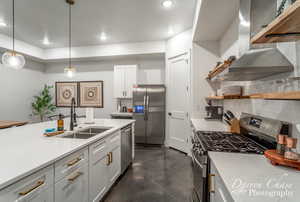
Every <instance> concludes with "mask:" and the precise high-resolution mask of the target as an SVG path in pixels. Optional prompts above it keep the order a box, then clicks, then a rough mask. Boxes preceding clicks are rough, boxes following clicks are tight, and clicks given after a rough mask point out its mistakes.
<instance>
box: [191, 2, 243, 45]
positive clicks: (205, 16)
mask: <svg viewBox="0 0 300 202" xmlns="http://www.w3.org/2000/svg"><path fill="white" fill-rule="evenodd" d="M239 6H240V4H239V0H221V1H220V0H202V3H201V8H200V12H199V17H198V22H197V30H196V31H195V36H194V41H218V40H220V38H222V36H223V34H224V32H225V31H226V30H227V29H228V27H229V25H230V24H231V23H232V22H233V19H234V18H235V17H236V16H237V14H238V10H239Z"/></svg>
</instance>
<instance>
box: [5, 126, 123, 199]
mask: <svg viewBox="0 0 300 202" xmlns="http://www.w3.org/2000/svg"><path fill="white" fill-rule="evenodd" d="M54 174H55V175H54ZM120 174H121V132H120V131H117V132H115V133H113V134H111V135H109V136H108V137H106V138H104V139H103V140H99V141H98V142H96V143H93V144H91V145H90V146H89V147H88V148H85V149H82V150H79V151H76V152H74V153H72V154H70V155H68V156H67V157H65V158H63V159H61V160H59V161H57V162H55V163H54V165H51V166H49V167H47V168H44V169H41V170H40V171H38V172H36V173H34V174H32V175H30V176H28V177H25V178H24V179H22V180H20V181H18V182H16V183H15V184H12V185H10V186H8V187H7V188H4V189H2V190H0V202H88V201H90V202H99V201H100V200H101V199H102V198H103V196H104V194H105V193H106V192H107V191H108V190H109V189H110V187H111V186H112V185H113V184H114V182H115V181H116V180H117V179H118V177H119V176H120Z"/></svg>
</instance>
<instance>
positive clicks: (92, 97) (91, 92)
mask: <svg viewBox="0 0 300 202" xmlns="http://www.w3.org/2000/svg"><path fill="white" fill-rule="evenodd" d="M79 95H80V96H79V107H95V108H103V107H104V105H103V81H82V82H79Z"/></svg>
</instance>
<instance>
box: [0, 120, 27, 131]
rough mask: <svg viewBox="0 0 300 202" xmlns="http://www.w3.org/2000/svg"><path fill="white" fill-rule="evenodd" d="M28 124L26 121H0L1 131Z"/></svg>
mask: <svg viewBox="0 0 300 202" xmlns="http://www.w3.org/2000/svg"><path fill="white" fill-rule="evenodd" d="M27 123H28V122H25V121H0V129H3V128H10V127H13V126H23V125H25V124H27Z"/></svg>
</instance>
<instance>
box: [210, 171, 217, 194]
mask: <svg viewBox="0 0 300 202" xmlns="http://www.w3.org/2000/svg"><path fill="white" fill-rule="evenodd" d="M215 176H216V175H215V174H209V175H208V189H209V192H210V193H215V183H214V178H215Z"/></svg>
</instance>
